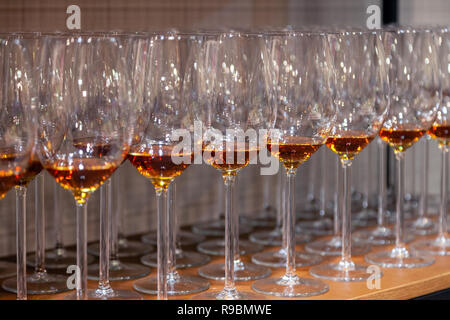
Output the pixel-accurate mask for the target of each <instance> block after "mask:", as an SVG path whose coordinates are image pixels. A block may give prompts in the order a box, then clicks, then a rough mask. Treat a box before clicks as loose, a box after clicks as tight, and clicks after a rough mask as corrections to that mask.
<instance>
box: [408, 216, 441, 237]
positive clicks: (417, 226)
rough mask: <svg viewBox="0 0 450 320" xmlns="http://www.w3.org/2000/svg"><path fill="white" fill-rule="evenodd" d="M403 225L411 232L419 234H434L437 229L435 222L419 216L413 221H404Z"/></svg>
mask: <svg viewBox="0 0 450 320" xmlns="http://www.w3.org/2000/svg"><path fill="white" fill-rule="evenodd" d="M405 227H406V229H407V230H410V231H411V232H412V233H414V234H417V235H421V236H425V235H428V234H435V233H437V230H438V225H437V223H436V222H434V221H433V220H431V219H430V218H427V217H420V218H417V219H416V220H414V221H408V222H406V224H405Z"/></svg>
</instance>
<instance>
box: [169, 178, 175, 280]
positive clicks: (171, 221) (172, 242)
mask: <svg viewBox="0 0 450 320" xmlns="http://www.w3.org/2000/svg"><path fill="white" fill-rule="evenodd" d="M175 194H176V187H175V183H174V182H172V183H171V185H170V186H169V196H168V204H167V205H168V211H169V214H168V221H167V223H168V226H169V228H168V230H167V232H168V237H169V255H168V259H169V261H168V274H167V276H168V278H169V279H172V280H173V279H174V278H175V277H177V270H176V242H177V239H176V238H175V237H176V234H175V215H176V210H175Z"/></svg>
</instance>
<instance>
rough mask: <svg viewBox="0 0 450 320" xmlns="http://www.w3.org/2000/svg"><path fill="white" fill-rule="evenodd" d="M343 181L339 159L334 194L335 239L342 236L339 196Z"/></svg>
mask: <svg viewBox="0 0 450 320" xmlns="http://www.w3.org/2000/svg"><path fill="white" fill-rule="evenodd" d="M341 181H342V167H341V162H340V160H339V158H338V161H337V162H336V192H335V193H334V212H333V215H334V216H333V218H334V226H333V233H334V236H335V237H339V235H340V234H341V228H340V227H341V226H340V225H341V223H340V220H341V217H340V212H339V209H340V203H339V201H340V199H339V194H340V192H341V191H340V190H341V185H340V183H341Z"/></svg>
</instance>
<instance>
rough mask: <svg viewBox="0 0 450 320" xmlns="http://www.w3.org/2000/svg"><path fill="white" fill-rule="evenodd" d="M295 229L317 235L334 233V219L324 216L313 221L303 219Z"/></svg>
mask: <svg viewBox="0 0 450 320" xmlns="http://www.w3.org/2000/svg"><path fill="white" fill-rule="evenodd" d="M295 231H296V232H298V233H300V234H302V233H308V234H312V235H315V236H327V235H331V234H333V220H331V219H329V218H322V219H319V220H313V221H301V222H299V223H297V225H296V226H295Z"/></svg>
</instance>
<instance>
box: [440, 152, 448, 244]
mask: <svg viewBox="0 0 450 320" xmlns="http://www.w3.org/2000/svg"><path fill="white" fill-rule="evenodd" d="M440 148H441V151H442V163H441V204H440V212H439V229H438V239H439V240H440V241H442V242H443V243H445V241H446V239H447V190H448V189H447V180H448V179H447V165H448V146H446V145H444V144H441V145H440Z"/></svg>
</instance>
